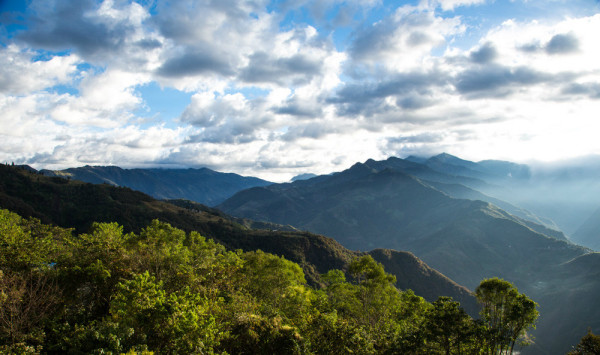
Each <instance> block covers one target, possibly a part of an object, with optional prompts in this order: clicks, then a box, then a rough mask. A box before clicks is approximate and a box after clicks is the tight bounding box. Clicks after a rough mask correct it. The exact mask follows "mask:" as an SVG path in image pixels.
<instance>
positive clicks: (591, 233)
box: [573, 208, 600, 251]
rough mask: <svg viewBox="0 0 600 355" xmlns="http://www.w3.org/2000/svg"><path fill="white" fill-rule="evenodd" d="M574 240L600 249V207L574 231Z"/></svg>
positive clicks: (597, 249)
mask: <svg viewBox="0 0 600 355" xmlns="http://www.w3.org/2000/svg"><path fill="white" fill-rule="evenodd" d="M573 241H575V242H576V243H580V244H582V245H587V246H589V247H590V248H592V249H594V250H596V251H599V250H600V208H599V209H597V210H596V211H595V212H594V213H593V214H592V215H591V216H590V217H589V218H588V219H587V220H585V222H583V224H582V225H581V226H580V227H579V228H578V229H577V230H576V231H575V233H573Z"/></svg>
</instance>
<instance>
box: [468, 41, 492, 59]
mask: <svg viewBox="0 0 600 355" xmlns="http://www.w3.org/2000/svg"><path fill="white" fill-rule="evenodd" d="M496 57H498V51H497V50H496V48H495V47H494V45H493V44H491V43H486V44H484V45H483V46H481V47H480V48H478V49H477V50H475V51H473V52H471V53H470V54H469V58H470V59H471V60H472V61H473V62H475V63H478V64H487V63H490V62H493V61H494V59H496Z"/></svg>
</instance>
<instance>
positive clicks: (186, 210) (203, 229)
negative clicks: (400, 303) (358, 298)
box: [0, 165, 477, 314]
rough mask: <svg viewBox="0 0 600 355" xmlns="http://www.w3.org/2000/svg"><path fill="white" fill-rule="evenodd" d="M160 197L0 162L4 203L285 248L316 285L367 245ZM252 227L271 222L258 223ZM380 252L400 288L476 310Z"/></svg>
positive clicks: (70, 223)
mask: <svg viewBox="0 0 600 355" xmlns="http://www.w3.org/2000/svg"><path fill="white" fill-rule="evenodd" d="M171 202H172V203H168V202H166V201H157V200H155V199H154V198H152V197H150V196H148V195H146V194H144V193H141V192H138V191H133V190H131V189H129V188H122V187H114V186H111V185H108V184H90V183H83V182H80V181H73V180H70V181H69V180H66V179H63V178H59V177H47V176H43V175H40V174H34V173H31V172H29V171H26V170H23V169H18V168H15V167H9V166H4V165H2V166H0V208H5V209H9V210H11V211H13V212H16V213H18V214H20V215H21V216H24V217H36V218H39V219H41V220H42V222H44V223H52V224H55V225H58V226H61V227H67V228H74V229H75V231H76V232H78V233H82V232H87V231H88V230H89V228H90V226H91V223H92V222H93V221H96V222H117V223H119V224H120V225H122V226H123V227H124V231H125V232H129V231H134V232H139V230H140V228H143V227H145V226H147V225H149V224H150V222H151V221H152V220H153V219H160V220H161V221H164V222H168V223H170V224H171V225H172V226H174V227H177V228H180V229H183V230H185V231H188V232H189V231H192V230H195V231H198V232H200V233H201V234H202V235H203V236H205V237H208V238H212V239H214V240H216V241H218V242H220V243H221V244H223V245H225V246H226V247H228V248H229V249H230V250H235V249H242V250H245V251H247V250H258V249H260V250H263V251H265V252H269V253H273V254H276V255H282V256H284V257H285V258H287V259H288V260H291V261H294V262H296V263H298V264H300V265H301V266H302V268H303V269H304V272H305V274H306V276H307V280H308V281H309V283H311V284H313V285H318V284H319V283H320V274H323V273H325V272H327V271H328V270H331V269H344V268H346V266H347V264H348V263H349V262H350V261H351V260H352V259H353V258H356V257H358V256H361V255H364V254H365V253H364V252H354V251H350V250H348V249H346V248H344V247H343V246H341V245H340V244H339V243H338V242H336V241H335V240H333V239H331V238H328V237H324V236H321V235H316V234H312V233H307V232H298V231H294V230H293V228H291V227H289V226H281V225H276V224H272V223H254V222H252V221H248V220H244V219H236V218H233V217H230V216H228V215H226V214H224V213H223V212H221V211H218V210H216V209H214V208H210V207H206V206H203V205H201V204H198V203H194V202H191V201H182V200H178V201H171ZM248 226H254V227H261V228H267V229H252V228H249V227H248ZM370 254H371V255H372V256H373V258H374V259H376V260H378V261H379V262H381V263H382V264H384V265H386V267H389V268H390V269H391V270H388V271H389V272H392V273H395V275H396V277H397V285H398V287H400V288H403V289H407V288H410V289H412V290H413V291H415V293H416V294H418V295H420V296H422V297H424V298H425V299H426V300H428V301H434V300H436V299H437V297H439V296H442V295H445V296H451V297H453V298H454V299H455V300H457V301H459V302H461V304H462V305H463V307H464V308H465V310H467V311H468V312H469V313H470V314H476V313H477V310H476V309H477V305H476V302H475V299H474V297H473V296H472V295H471V293H470V292H469V290H468V289H466V288H465V287H463V286H460V285H459V284H457V283H456V282H454V281H452V280H450V279H449V278H447V277H446V276H444V275H442V274H441V273H439V272H438V271H436V270H434V269H432V268H431V267H429V266H427V265H426V264H425V263H424V262H423V261H421V260H419V259H418V258H416V257H415V256H414V255H413V254H411V253H408V252H396V251H388V250H377V251H372V252H370Z"/></svg>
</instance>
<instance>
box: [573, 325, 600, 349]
mask: <svg viewBox="0 0 600 355" xmlns="http://www.w3.org/2000/svg"><path fill="white" fill-rule="evenodd" d="M598 354H600V335H596V334H594V333H592V330H591V329H588V333H587V334H586V335H584V336H583V338H581V341H580V342H579V344H577V346H575V348H574V349H573V351H571V352H569V355H598Z"/></svg>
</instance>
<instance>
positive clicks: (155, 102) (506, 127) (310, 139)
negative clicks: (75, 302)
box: [0, 0, 600, 181]
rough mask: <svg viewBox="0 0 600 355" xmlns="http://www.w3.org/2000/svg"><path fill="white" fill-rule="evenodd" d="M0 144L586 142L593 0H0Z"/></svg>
mask: <svg viewBox="0 0 600 355" xmlns="http://www.w3.org/2000/svg"><path fill="white" fill-rule="evenodd" d="M0 25H1V26H0V44H1V45H0V141H1V146H0V161H2V162H12V161H14V162H15V163H25V164H30V165H32V166H34V167H36V168H50V169H58V168H66V167H75V166H82V165H86V164H90V165H119V166H122V167H157V166H158V167H165V168H167V167H200V166H207V167H210V168H213V169H216V170H219V171H227V172H236V173H240V174H243V175H253V176H259V177H262V178H266V179H270V180H273V181H285V180H288V179H289V178H291V177H292V176H294V175H297V174H300V173H306V172H312V173H328V172H331V171H339V170H342V169H345V168H347V167H349V166H350V165H351V164H353V163H354V162H357V161H364V160H366V159H368V158H374V159H383V158H387V157H389V156H398V157H406V156H408V155H411V154H414V155H421V156H426V155H432V154H437V153H440V152H448V153H451V154H454V155H458V156H460V157H463V158H466V159H470V160H481V159H488V158H493V159H505V160H512V161H518V162H525V161H529V160H542V161H544V160H545V161H550V160H554V159H565V158H571V157H577V156H584V155H590V154H600V137H599V136H600V45H599V43H600V42H599V38H598V34H600V4H599V2H598V1H597V0H544V1H541V0H512V1H511V0H429V1H427V0H422V1H418V0H415V1H386V0H280V1H275V0H273V1H269V0H246V1H244V0H172V1H169V0H138V1H126V0H104V1H96V0H27V1H24V0H21V1H15V0H13V1H11V0H0Z"/></svg>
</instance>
